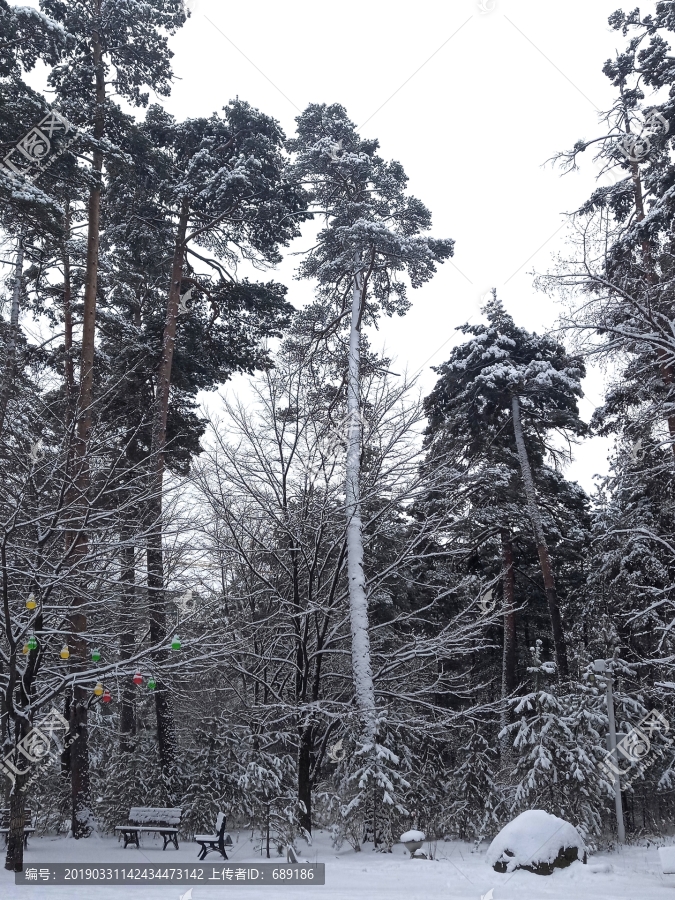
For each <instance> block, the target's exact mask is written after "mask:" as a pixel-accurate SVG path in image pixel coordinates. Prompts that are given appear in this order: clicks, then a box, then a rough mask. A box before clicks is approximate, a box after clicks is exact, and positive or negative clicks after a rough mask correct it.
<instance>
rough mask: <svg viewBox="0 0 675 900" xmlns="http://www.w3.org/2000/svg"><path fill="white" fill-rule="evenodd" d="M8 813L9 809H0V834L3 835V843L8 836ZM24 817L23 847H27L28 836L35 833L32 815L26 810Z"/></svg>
mask: <svg viewBox="0 0 675 900" xmlns="http://www.w3.org/2000/svg"><path fill="white" fill-rule="evenodd" d="M9 813H10V811H9V809H0V834H4V836H5V843H7V836H8V835H9ZM24 816H25V817H24V823H25V824H24V826H23V845H24V847H27V846H28V835H29V834H33V833H34V832H35V826H34V825H33V814H32V813H31V811H30V809H26V811H25V814H24Z"/></svg>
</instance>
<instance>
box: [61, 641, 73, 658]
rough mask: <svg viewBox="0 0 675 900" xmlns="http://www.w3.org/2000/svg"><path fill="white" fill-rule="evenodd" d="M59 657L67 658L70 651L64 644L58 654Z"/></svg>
mask: <svg viewBox="0 0 675 900" xmlns="http://www.w3.org/2000/svg"><path fill="white" fill-rule="evenodd" d="M59 656H60V657H61V659H68V658H69V656H70V650H69V649H68V644H64V645H63V647H61V652H60V653H59Z"/></svg>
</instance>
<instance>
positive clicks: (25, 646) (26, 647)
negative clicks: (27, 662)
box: [21, 643, 30, 654]
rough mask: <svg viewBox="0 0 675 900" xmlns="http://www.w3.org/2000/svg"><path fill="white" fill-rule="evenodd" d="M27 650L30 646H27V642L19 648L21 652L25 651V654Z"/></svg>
mask: <svg viewBox="0 0 675 900" xmlns="http://www.w3.org/2000/svg"><path fill="white" fill-rule="evenodd" d="M29 650H30V647H29V646H28V644H27V643H26V644H24V645H23V647H22V648H21V652H22V653H25V654H27V653H28V651H29Z"/></svg>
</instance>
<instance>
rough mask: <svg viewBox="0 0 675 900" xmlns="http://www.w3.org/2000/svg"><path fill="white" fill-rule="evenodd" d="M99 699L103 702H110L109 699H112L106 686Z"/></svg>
mask: <svg viewBox="0 0 675 900" xmlns="http://www.w3.org/2000/svg"><path fill="white" fill-rule="evenodd" d="M101 700H102V701H103V702H104V703H110V701H111V700H112V697H111V696H110V691H109V690H108V689H107V688H106V689H105V691H104V692H103V696H102V697H101Z"/></svg>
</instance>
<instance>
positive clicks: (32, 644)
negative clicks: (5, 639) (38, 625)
mask: <svg viewBox="0 0 675 900" xmlns="http://www.w3.org/2000/svg"><path fill="white" fill-rule="evenodd" d="M27 646H28V649H29V650H37V638H36V637H35V635H34V634H31V636H30V637H29V638H28V643H27Z"/></svg>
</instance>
